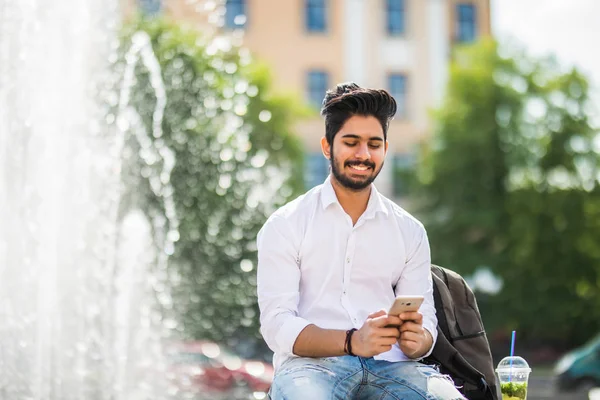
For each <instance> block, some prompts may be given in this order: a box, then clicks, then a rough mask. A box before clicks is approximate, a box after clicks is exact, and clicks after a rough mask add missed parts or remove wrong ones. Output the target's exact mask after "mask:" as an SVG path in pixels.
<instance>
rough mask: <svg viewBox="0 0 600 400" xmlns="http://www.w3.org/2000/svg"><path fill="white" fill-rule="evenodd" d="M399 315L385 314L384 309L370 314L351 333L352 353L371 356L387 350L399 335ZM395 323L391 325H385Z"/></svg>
mask: <svg viewBox="0 0 600 400" xmlns="http://www.w3.org/2000/svg"><path fill="white" fill-rule="evenodd" d="M401 323H402V321H401V320H400V318H399V317H397V316H393V315H387V313H386V312H385V311H384V310H380V311H377V312H375V313H373V314H370V315H369V316H368V317H367V320H366V321H365V323H364V324H363V326H361V328H360V329H359V330H357V331H356V332H354V334H353V335H352V353H354V354H356V355H357V356H361V357H373V356H375V355H377V354H381V353H384V352H386V351H389V350H390V349H391V348H392V345H393V344H394V343H396V342H397V341H398V340H399V339H398V338H399V337H400V332H399V330H398V328H397V327H398V326H400V324H401ZM389 325H395V326H393V327H387V328H386V326H389Z"/></svg>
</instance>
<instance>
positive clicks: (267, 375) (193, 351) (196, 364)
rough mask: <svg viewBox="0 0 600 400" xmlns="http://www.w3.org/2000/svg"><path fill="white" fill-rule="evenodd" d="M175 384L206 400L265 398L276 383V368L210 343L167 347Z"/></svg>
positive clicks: (180, 344) (178, 344)
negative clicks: (246, 358)
mask: <svg viewBox="0 0 600 400" xmlns="http://www.w3.org/2000/svg"><path fill="white" fill-rule="evenodd" d="M167 359H168V362H169V371H170V375H171V380H172V382H174V383H175V385H176V387H177V389H178V390H179V391H180V392H184V393H187V394H191V395H194V397H195V398H207V399H220V398H226V399H256V400H260V399H264V398H266V396H267V392H268V391H269V388H270V386H271V382H272V381H273V372H274V371H273V367H272V366H271V365H270V364H267V363H265V362H262V361H256V360H245V359H243V358H241V357H239V356H237V355H236V354H234V353H232V352H231V351H229V350H227V349H226V348H225V347H224V346H222V345H219V344H217V343H213V342H209V341H193V342H181V343H175V344H171V345H168V346H167Z"/></svg>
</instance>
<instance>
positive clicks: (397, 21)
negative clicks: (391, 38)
mask: <svg viewBox="0 0 600 400" xmlns="http://www.w3.org/2000/svg"><path fill="white" fill-rule="evenodd" d="M404 11H405V10H404V0H386V14H387V31H388V33H389V34H390V35H403V34H404V29H405V17H406V15H405V12H404Z"/></svg>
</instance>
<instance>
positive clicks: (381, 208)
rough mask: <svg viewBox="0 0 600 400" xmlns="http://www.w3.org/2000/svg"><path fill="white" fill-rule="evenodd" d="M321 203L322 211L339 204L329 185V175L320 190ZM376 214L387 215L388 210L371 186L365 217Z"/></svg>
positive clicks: (331, 186) (372, 185)
mask: <svg viewBox="0 0 600 400" xmlns="http://www.w3.org/2000/svg"><path fill="white" fill-rule="evenodd" d="M321 203H323V209H324V210H325V209H326V208H327V207H329V206H330V205H332V204H333V203H338V204H339V201H338V199H337V196H336V195H335V191H334V190H333V185H332V184H331V175H329V176H327V179H325V182H323V187H322V189H321ZM340 207H341V205H340ZM378 212H382V213H383V214H385V215H388V210H387V208H386V207H385V204H384V202H383V198H382V196H381V194H379V192H378V191H377V189H376V188H375V185H374V184H371V194H370V196H369V203H368V204H367V209H366V210H365V217H371V216H375V214H377V213H378Z"/></svg>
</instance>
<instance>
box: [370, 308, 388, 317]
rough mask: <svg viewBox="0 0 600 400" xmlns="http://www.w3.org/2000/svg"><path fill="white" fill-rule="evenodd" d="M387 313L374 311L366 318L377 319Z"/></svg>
mask: <svg viewBox="0 0 600 400" xmlns="http://www.w3.org/2000/svg"><path fill="white" fill-rule="evenodd" d="M386 314H387V312H386V311H385V310H383V309H381V310H379V311H375V312H374V313H371V314H369V316H368V317H367V318H377V317H381V316H382V315H386Z"/></svg>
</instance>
